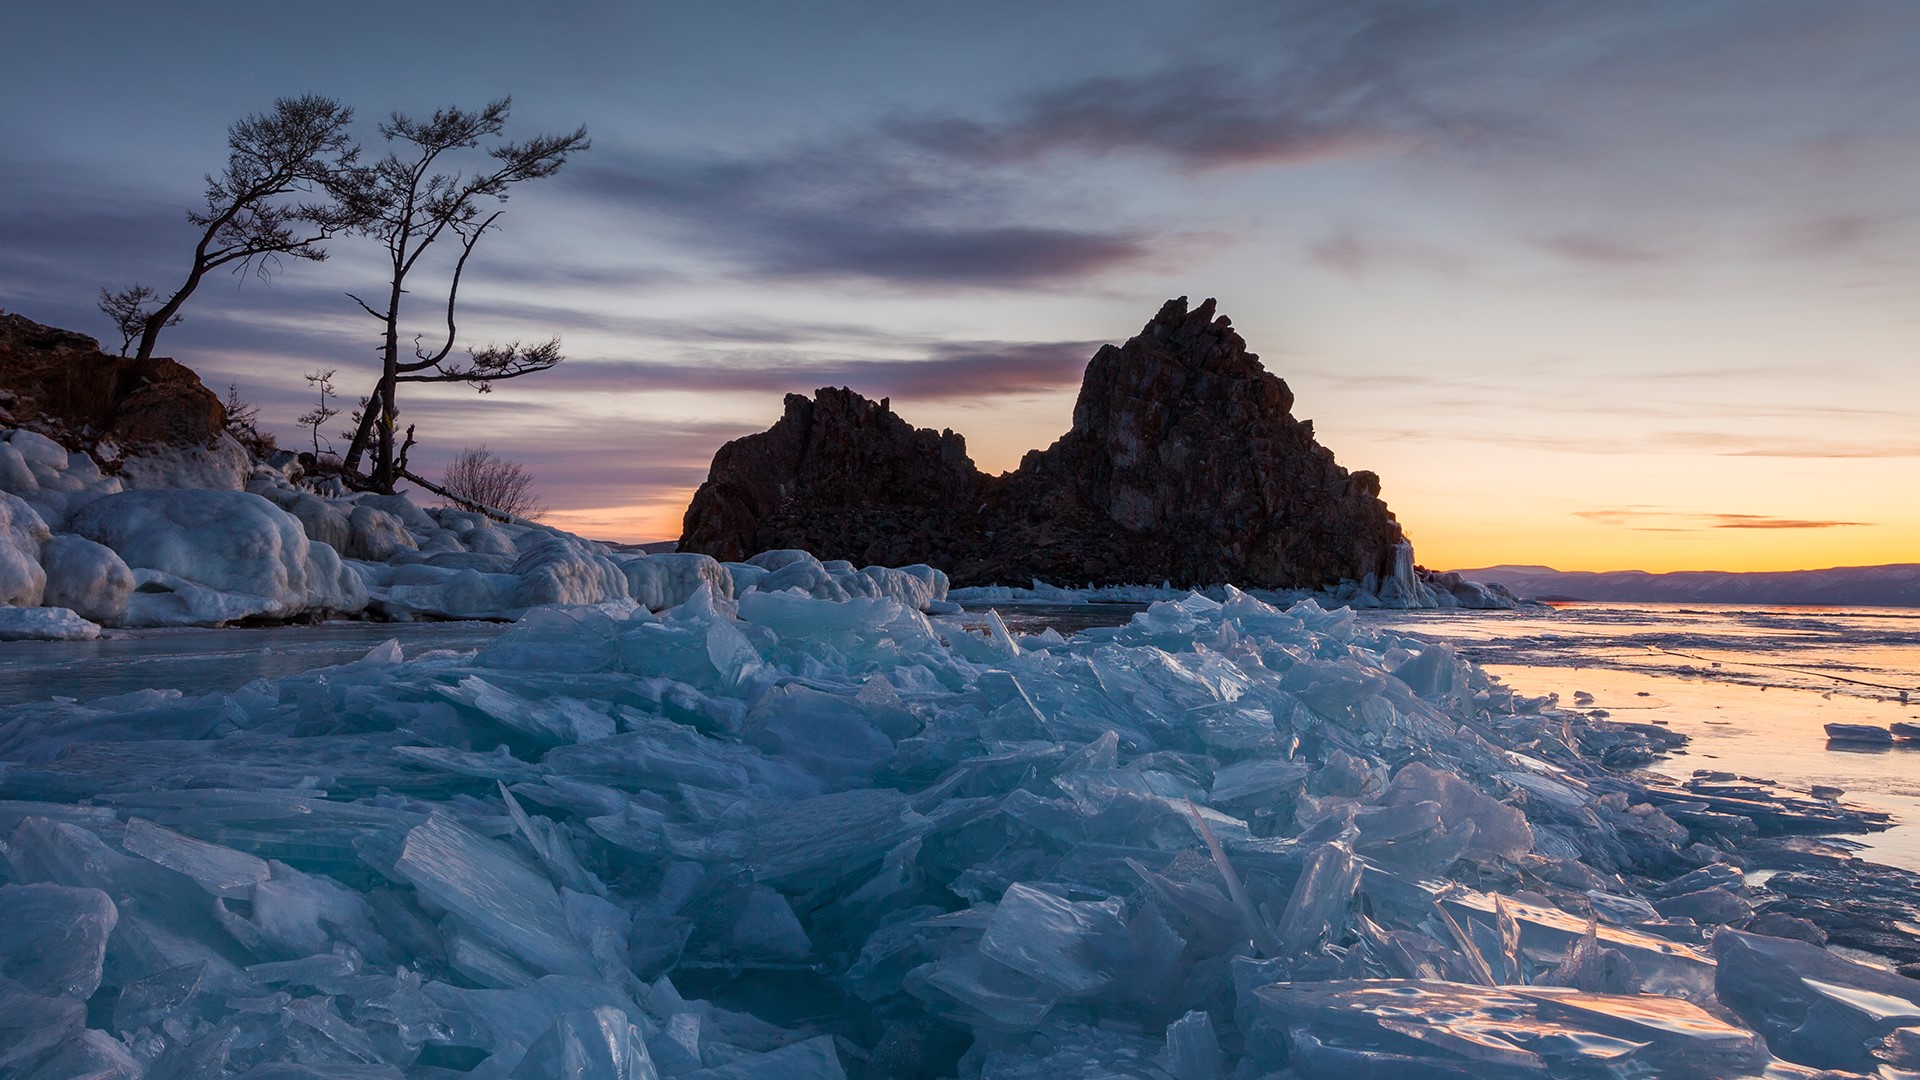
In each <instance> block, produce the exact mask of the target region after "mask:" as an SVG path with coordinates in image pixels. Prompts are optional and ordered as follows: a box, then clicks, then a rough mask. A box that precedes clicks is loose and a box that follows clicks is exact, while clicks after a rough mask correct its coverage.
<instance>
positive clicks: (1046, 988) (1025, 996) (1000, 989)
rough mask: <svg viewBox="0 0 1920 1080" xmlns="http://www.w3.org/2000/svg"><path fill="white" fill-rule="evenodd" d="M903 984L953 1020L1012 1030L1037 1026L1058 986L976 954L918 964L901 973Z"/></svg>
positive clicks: (1057, 996)
mask: <svg viewBox="0 0 1920 1080" xmlns="http://www.w3.org/2000/svg"><path fill="white" fill-rule="evenodd" d="M905 987H906V991H907V993H909V994H912V995H913V996H914V997H916V998H919V999H920V1000H921V1001H923V1002H925V1003H926V1007H927V1008H928V1009H929V1010H931V1011H933V1012H934V1013H936V1014H938V1015H942V1016H945V1017H946V1018H948V1019H949V1020H952V1021H954V1022H956V1023H961V1024H968V1025H974V1026H977V1027H989V1028H992V1027H998V1028H1001V1029H1005V1030H1015V1031H1017V1030H1021V1029H1025V1028H1031V1027H1034V1026H1036V1025H1038V1024H1039V1023H1040V1022H1041V1021H1042V1020H1044V1019H1046V1015H1047V1013H1048V1012H1050V1011H1051V1010H1052V1009H1053V1007H1054V1005H1055V1004H1057V1003H1058V1002H1059V1000H1060V997H1061V990H1060V988H1059V987H1057V986H1053V985H1051V984H1048V983H1044V982H1041V981H1040V980H1038V979H1036V978H1033V977H1032V976H1030V975H1026V974H1024V973H1022V972H1019V971H1015V970H1014V969H1012V968H1010V967H1008V966H1006V965H1005V964H1002V963H1000V962H999V961H997V960H994V959H992V958H991V957H987V956H983V955H981V954H980V953H978V952H962V953H959V954H957V955H954V956H949V957H946V958H944V959H942V960H940V961H939V962H937V963H931V964H922V965H920V966H919V967H917V968H914V969H913V970H912V971H909V972H908V973H907V976H906V980H905Z"/></svg>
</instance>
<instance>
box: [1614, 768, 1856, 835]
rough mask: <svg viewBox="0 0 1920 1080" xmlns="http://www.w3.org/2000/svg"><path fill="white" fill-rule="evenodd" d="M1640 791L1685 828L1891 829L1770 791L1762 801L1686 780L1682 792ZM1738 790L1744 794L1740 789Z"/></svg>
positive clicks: (1848, 810) (1773, 831) (1656, 787)
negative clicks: (1726, 792) (1686, 782)
mask: <svg viewBox="0 0 1920 1080" xmlns="http://www.w3.org/2000/svg"><path fill="white" fill-rule="evenodd" d="M1639 790H1640V793H1641V794H1642V795H1644V796H1645V798H1646V800H1647V801H1648V802H1649V803H1652V804H1653V805H1654V806H1657V807H1659V808H1660V809H1661V810H1663V811H1665V812H1666V813H1667V814H1668V815H1669V816H1670V817H1672V818H1673V819H1674V820H1676V821H1679V822H1681V823H1682V824H1684V825H1686V826H1687V827H1689V828H1693V829H1700V830H1703V831H1707V832H1723V833H1728V834H1730V835H1741V834H1750V833H1752V832H1756V831H1757V832H1759V833H1760V834H1761V835H1778V834H1781V833H1834V832H1854V833H1860V832H1878V831H1880V830H1882V829H1886V828H1889V827H1891V825H1892V817H1891V815H1889V814H1886V813H1884V812H1882V811H1877V810H1863V809H1858V808H1855V807H1847V806H1841V805H1838V804H1836V803H1832V802H1827V801H1821V800H1814V799H1803V798H1799V797H1796V796H1792V795H1786V794H1782V793H1780V792H1777V791H1769V793H1768V794H1766V795H1765V796H1764V797H1755V796H1747V795H1729V794H1722V793H1721V792H1720V791H1718V790H1716V789H1715V787H1714V785H1713V784H1711V783H1703V782H1699V781H1692V782H1689V783H1688V785H1687V787H1685V788H1676V787H1669V786H1666V785H1664V784H1660V783H1649V784H1646V785H1644V786H1643V787H1641V788H1640V789H1639ZM1741 790H1743V791H1744V790H1747V789H1745V788H1742V789H1741Z"/></svg>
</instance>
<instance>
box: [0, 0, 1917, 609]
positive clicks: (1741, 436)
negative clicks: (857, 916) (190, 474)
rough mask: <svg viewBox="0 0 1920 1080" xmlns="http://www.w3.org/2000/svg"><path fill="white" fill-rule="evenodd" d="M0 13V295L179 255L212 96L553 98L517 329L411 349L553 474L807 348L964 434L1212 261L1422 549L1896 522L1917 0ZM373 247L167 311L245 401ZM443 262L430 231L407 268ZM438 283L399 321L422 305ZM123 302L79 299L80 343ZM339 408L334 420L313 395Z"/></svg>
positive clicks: (699, 457)
mask: <svg viewBox="0 0 1920 1080" xmlns="http://www.w3.org/2000/svg"><path fill="white" fill-rule="evenodd" d="M8 22H9V28H8V33H7V34H6V35H5V36H4V37H0V146H4V147H6V148H7V149H6V152H5V153H4V154H0V308H4V309H6V310H8V311H16V312H19V313H22V314H25V315H27V316H28V317H30V318H33V319H36V320H38V321H41V322H46V323H52V324H55V325H60V326H64V327H68V328H71V329H77V330H81V331H83V332H87V333H91V334H94V335H95V336H98V337H101V338H103V339H105V338H108V337H109V336H110V334H111V331H110V328H109V327H108V325H107V323H106V321H105V319H104V317H103V316H101V315H100V314H99V313H98V312H97V311H95V310H94V308H93V301H94V298H95V296H96V295H97V292H98V290H99V289H100V288H101V287H102V286H111V287H113V288H120V287H122V286H124V285H127V284H131V283H133V282H143V283H147V284H150V285H153V286H155V287H158V288H161V289H163V290H171V288H173V287H175V286H177V284H178V282H179V280H180V279H181V278H182V277H183V276H184V274H185V271H186V267H187V261H188V257H189V255H190V252H191V248H192V244H193V242H194V239H195V234H194V231H193V230H192V228H191V227H190V226H189V225H188V224H187V222H186V220H185V216H184V215H185V212H186V211H187V210H189V209H191V208H193V207H194V206H195V205H196V203H197V202H198V200H199V197H200V189H201V185H202V176H203V174H205V173H207V172H210V171H213V170H215V169H217V168H219V167H220V166H221V165H222V164H223V163H224V160H225V157H226V144H225V138H226V130H227V127H228V125H230V124H232V123H233V122H234V121H235V120H238V119H240V118H241V117H242V116H245V115H247V114H248V113H252V112H257V111H260V110H264V109H267V108H270V107H271V105H272V103H273V101H274V99H275V98H277V97H281V96H287V95H297V94H303V93H318V94H325V95H329V96H332V97H336V98H339V99H340V100H342V101H344V102H346V103H347V104H349V105H352V106H353V107H354V108H355V109H356V110H357V121H356V132H357V133H358V135H359V136H360V138H361V139H362V141H363V142H364V143H365V144H366V145H367V146H368V149H369V153H377V152H378V151H379V149H380V140H379V136H378V134H377V132H376V130H375V128H376V125H377V123H378V122H379V121H380V120H381V119H382V118H384V117H385V116H387V115H388V114H390V113H392V112H395V111H399V112H402V113H407V114H412V115H421V114H425V113H429V112H431V111H432V110H433V109H434V108H436V107H440V106H444V105H451V104H458V105H463V106H467V107H477V106H479V105H481V104H483V103H485V102H486V101H489V100H492V99H494V98H498V97H502V96H511V97H512V100H513V112H512V118H511V120H510V122H509V126H508V132H507V134H508V135H509V136H510V137H517V138H525V137H528V136H531V135H534V134H538V133H544V132H559V131H567V130H571V129H572V128H573V127H575V126H577V125H580V124H585V125H586V126H587V128H588V131H589V134H590V136H591V138H592V140H593V146H592V149H591V150H590V151H588V152H587V153H585V154H583V155H581V156H579V157H578V158H576V159H574V160H573V161H571V162H570V163H569V164H568V165H567V166H566V167H565V168H564V169H563V170H562V171H561V172H560V174H559V175H557V176H555V177H552V178H550V179H545V180H540V181H535V182H530V183H528V184H525V185H522V186H521V187H520V188H519V189H518V190H517V191H516V193H515V194H514V196H513V198H512V199H511V201H510V202H508V203H507V204H506V210H507V213H506V214H505V216H504V217H503V218H502V219H501V222H500V228H499V231H498V232H496V233H493V234H490V235H489V236H488V237H487V238H486V239H485V240H484V241H483V242H482V244H481V246H480V247H479V248H478V249H477V250H476V253H475V255H474V257H473V261H472V263H471V264H470V266H469V269H468V271H467V276H466V278H465V279H464V281H463V283H462V294H461V295H462V306H461V311H462V316H461V320H460V331H461V333H460V340H461V342H462V344H463V345H465V344H469V343H470V344H473V345H476V346H477V345H484V344H487V343H490V342H496V341H507V340H543V339H545V338H546V337H549V336H552V335H559V336H560V337H561V338H562V341H563V345H564V351H565V353H566V355H567V357H568V359H567V360H566V361H565V362H564V363H563V364H562V365H561V366H560V367H558V368H557V369H555V370H553V371H551V372H547V373H544V374H540V375H535V376H531V377H529V378H526V379H521V380H516V381H512V382H505V383H501V384H498V385H497V386H496V388H495V389H494V391H493V392H492V393H490V394H487V395H475V394H473V393H472V392H471V391H470V390H467V389H465V388H462V387H459V386H452V387H441V386H431V387H408V388H406V390H405V395H406V396H403V397H402V399H401V402H400V404H401V408H402V412H403V416H402V422H403V423H405V422H411V423H417V424H418V426H419V431H420V437H421V446H420V447H419V448H418V450H417V451H416V453H415V463H416V465H417V466H420V467H422V468H423V469H425V470H426V471H429V472H432V471H434V470H436V469H437V467H438V465H439V464H440V463H443V462H444V461H445V460H446V459H447V458H448V457H450V456H452V455H453V454H454V453H456V452H457V451H458V450H459V449H460V448H462V447H463V446H472V445H481V444H484V445H486V446H487V447H489V448H490V449H492V450H494V451H496V452H498V453H500V454H501V455H503V456H506V457H509V458H511V459H514V460H518V461H521V462H523V463H525V465H526V466H527V467H528V468H529V470H530V471H531V472H532V473H533V474H534V475H535V477H536V478H537V480H538V483H539V489H540V491H541V494H542V495H543V497H544V499H545V501H546V502H547V504H548V505H549V507H550V508H551V515H550V517H549V519H548V520H550V521H552V522H553V523H555V524H558V525H561V526H563V527H566V528H570V529H573V530H575V531H579V532H582V533H584V534H586V535H590V536H594V537H599V538H603V539H619V540H651V539H661V538H668V537H672V536H675V535H677V534H678V532H679V521H680V516H681V514H682V512H683V511H684V509H685V506H686V502H687V500H688V498H689V497H690V496H691V494H692V491H693V489H694V488H695V487H697V486H698V485H699V483H700V481H701V480H702V479H703V478H704V476H705V474H706V469H707V465H708V463H709V462H710V461H711V459H712V455H713V452H714V451H715V450H716V449H717V448H718V447H719V446H720V445H721V444H722V443H723V442H725V441H726V440H728V439H732V438H737V437H739V436H742V435H746V434H749V433H751V432H754V431H758V430H762V429H764V428H765V427H767V426H768V425H769V424H771V423H772V422H773V421H774V420H775V419H777V418H778V416H779V415H780V412H781V398H782V395H783V394H786V393H790V392H800V393H806V392H810V391H812V390H813V389H815V388H817V387H821V386H829V385H847V386H851V387H852V388H853V389H855V390H858V391H860V392H862V393H865V394H867V395H868V396H870V397H876V398H877V397H883V396H884V397H889V398H890V399H891V401H892V404H893V407H894V409H895V410H896V411H897V412H899V413H900V414H901V415H902V416H904V417H905V418H906V419H907V420H909V421H910V422H912V423H914V424H915V425H917V426H922V427H932V428H952V429H954V430H956V431H960V432H962V433H964V434H965V435H966V436H967V439H968V447H969V449H970V451H971V453H972V455H973V458H974V460H975V462H976V463H977V464H978V465H979V466H980V467H982V468H983V469H985V470H987V471H989V472H1000V471H1004V470H1007V469H1011V468H1013V467H1015V466H1016V465H1017V464H1018V462H1019V458H1020V456H1021V454H1023V453H1024V452H1025V451H1026V450H1027V449H1029V448H1034V447H1044V446H1046V445H1048V444H1049V443H1051V442H1052V441H1053V440H1054V439H1055V438H1057V437H1058V436H1059V435H1060V434H1062V433H1063V432H1064V431H1065V430H1066V429H1067V428H1068V427H1069V426H1070V422H1071V411H1072V404H1073V397H1074V392H1075V390H1076V388H1077V386H1078V383H1079V379H1080V375H1081V372H1082V370H1083V368H1084V366H1085V364H1086V361H1087V359H1088V358H1089V357H1091V355H1092V354H1093V352H1094V350H1095V349H1097V348H1098V347H1099V345H1100V344H1101V343H1103V342H1113V343H1119V342H1121V341H1124V340H1125V339H1126V338H1128V337H1129V336H1131V335H1132V334H1134V333H1136V332H1138V330H1139V328H1140V327H1141V325H1142V324H1144V323H1145V322H1146V321H1147V319H1148V318H1149V317H1151V316H1152V315H1153V313H1154V312H1155V311H1156V310H1157V309H1158V308H1159V306H1160V304H1161V302H1162V301H1164V300H1166V299H1167V298H1169V297H1172V296H1182V295H1184V296H1190V297H1192V298H1193V299H1194V300H1195V302H1198V301H1199V300H1200V299H1201V298H1203V297H1209V296H1211V297H1216V298H1218V301H1219V309H1220V311H1221V312H1222V313H1223V314H1226V315H1229V316H1230V317H1231V318H1232V319H1233V321H1234V325H1235V326H1236V328H1238V329H1239V331H1240V332H1241V333H1242V334H1243V335H1244V336H1245V337H1246V339H1247V341H1248V343H1249V346H1250V348H1252V349H1253V351H1255V352H1257V353H1259V354H1260V356H1261V358H1262V360H1263V362H1264V363H1265V365H1266V367H1267V369H1268V370H1270V371H1272V372H1274V373H1275V374H1277V375H1280V376H1281V377H1283V378H1285V379H1286V380H1287V382H1288V384H1289V385H1290V386H1291V387H1292V389H1293V391H1294V394H1295V398H1296V403H1295V406H1294V412H1295V415H1296V416H1299V417H1303V418H1311V419H1312V420H1313V421H1314V425H1315V431H1316V433H1317V435H1318V437H1319V439H1320V441H1321V442H1323V443H1324V444H1326V445H1327V446H1329V447H1330V448H1332V450H1333V451H1334V453H1335V454H1336V456H1337V458H1338V460H1339V461H1340V462H1341V463H1342V464H1343V465H1345V466H1347V467H1348V468H1350V469H1371V470H1373V471H1375V472H1377V473H1379V474H1380V476H1381V477H1382V480H1383V483H1382V488H1383V491H1382V494H1383V496H1384V497H1385V499H1386V500H1387V502H1388V504H1389V506H1391V507H1392V508H1393V510H1394V511H1395V513H1396V514H1397V515H1398V517H1399V518H1400V521H1401V522H1402V524H1403V525H1404V526H1405V527H1406V529H1407V532H1408V534H1409V535H1410V536H1411V538H1412V539H1413V541H1414V544H1415V547H1416V552H1417V555H1418V557H1419V560H1420V562H1421V563H1422V564H1424V565H1428V566H1433V567H1437V568H1449V567H1450V568H1467V567H1477V566H1486V565H1493V564H1498V563H1527V564H1545V565H1551V566H1555V567H1558V568H1561V569H1584V570H1608V569H1625V568H1637V569H1645V570H1653V571H1661V570H1674V569H1707V568H1711V569H1727V570H1778V569H1794V568H1811V567H1825V566H1841V565H1863V564H1874V563H1887V562H1908V561H1920V420H1916V408H1917V407H1920V247H1916V240H1920V184H1916V183H1915V182H1914V178H1915V177H1916V176H1920V4H1915V3H1912V2H1910V0H1887V2H1862V0H1834V2H1829V3H1818V4H1814V3H1805V2H1801V0H1792V2H1778V0H1686V2H1681V3H1675V2H1672V0H1649V2H1634V0H1620V2H1610V3H1606V4H1592V3H1585V2H1581V3H1565V2H1555V0H1501V2H1492V0H1449V2H1446V3H1428V2H1419V3H1415V2H1385V0H1378V2H1377V0H1309V2H1295V0H1259V2H1249V3H1235V2H1222V3H1193V4H1168V3H1165V2H1164V0H1158V2H1152V3H1138V2H1131V0H1100V2H1086V3H1070V2H1059V3H1049V4H1044V5H1036V4H1032V3H1027V2H1023V3H999V2H988V0H982V2H972V3H967V4H951V3H922V2H900V3H886V4H882V3H868V4H858V3H832V2H816V3H808V4H792V3H779V2H768V3H757V2H756V3H727V2H714V3H705V4H680V5H659V4H650V3H612V2H605V3H567V2H564V0H557V2H554V3H548V4H543V5H530V4H524V3H498V2H491V0H469V2H463V3H446V2H421V3H409V4H404V5H392V4H385V3H382V4H372V3H361V2H357V0H348V2H341V3H332V4H328V5H324V6H322V5H263V4H245V5H242V4H236V3H194V2H183V3H178V4H169V5H151V4H140V5H131V4H115V3H87V2H82V3H78V4H64V5H54V4H39V5H30V6H29V7H27V8H26V9H23V10H21V11H17V12H13V13H11V14H10V15H9V17H8ZM372 244H373V241H368V240H353V239H338V240H335V241H334V242H333V243H332V245H331V248H330V252H331V257H330V258H329V260H328V261H326V262H325V263H321V264H308V263H292V264H287V265H285V266H282V267H281V268H280V272H279V273H277V274H275V275H274V276H273V277H272V278H271V280H269V281H262V280H259V279H258V278H253V277H245V276H241V277H219V278H214V279H210V280H209V281H208V282H207V283H206V284H204V285H203V286H202V287H201V289H200V291H199V292H198V293H196V294H195V295H194V296H193V297H192V299H191V300H189V302H188V305H187V307H186V308H185V310H184V315H185V317H186V318H185V321H184V322H183V323H182V324H181V325H180V326H179V327H177V328H175V329H173V330H169V331H167V333H166V334H165V335H164V336H163V337H162V338H161V342H160V348H159V350H158V351H159V352H160V353H161V354H166V355H173V356H175V357H177V358H179V359H181V360H182V361H184V362H186V363H187V364H189V366H192V367H193V368H195V369H196V370H198V371H199V372H200V373H201V375H202V377H203V378H204V379H205V380H206V381H207V382H208V383H209V384H210V385H213V386H215V387H217V388H219V389H221V390H222V391H223V392H224V389H225V387H226V386H227V385H228V384H230V383H231V384H234V385H236V386H237V387H238V389H239V392H240V393H241V395H242V396H243V397H244V398H246V399H248V400H250V401H251V402H253V403H255V404H256V405H258V406H259V408H260V410H261V414H262V419H263V420H264V421H266V423H267V426H269V427H270V428H272V429H273V430H274V431H276V432H277V433H278V434H279V436H280V438H281V442H282V445H289V446H291V445H294V444H295V443H296V442H300V441H303V440H305V439H306V438H307V435H306V433H305V432H304V431H302V430H301V429H299V428H298V427H296V426H295V424H294V423H293V421H294V418H295V417H296V416H298V415H299V414H301V413H302V412H305V411H306V410H307V409H308V408H309V407H310V406H311V395H310V393H309V387H308V384H307V382H306V381H305V379H304V376H305V375H306V374H308V373H310V372H314V371H317V370H322V369H329V368H331V369H335V371H336V375H335V376H334V382H335V384H336V385H338V386H339V387H340V388H341V389H342V391H343V392H345V393H347V394H349V395H350V396H356V397H357V396H358V395H360V394H363V393H365V392H366V390H367V389H368V388H370V387H371V385H372V382H373V379H374V377H375V375H376V373H377V372H376V369H375V366H374V365H375V358H374V352H373V349H374V347H375V346H376V345H377V343H378V342H377V326H376V325H375V324H374V323H373V321H372V320H370V319H369V318H367V317H366V316H365V315H364V314H362V313H359V312H358V310H357V309H356V308H355V307H354V306H353V303H352V301H350V300H348V299H347V298H346V296H345V295H344V294H345V293H346V292H349V291H355V292H362V293H363V294H364V291H365V290H369V289H378V288H380V287H381V286H382V284H383V281H384V278H383V275H382V273H381V267H380V265H379V261H378V258H377V257H376V252H375V251H374V250H373V248H372V247H371V246H370V245H372ZM428 270H431V271H433V272H436V273H442V274H443V273H444V270H445V266H438V267H428ZM436 280H437V279H434V278H432V277H431V276H429V277H423V278H421V279H420V280H419V281H418V283H417V298H416V299H415V300H414V301H413V303H414V304H415V306H414V307H412V308H411V309H410V311H411V314H410V315H409V316H408V317H407V318H408V326H409V327H417V328H418V330H420V331H421V332H425V333H427V334H428V335H429V336H431V333H432V332H433V331H434V329H435V327H436V319H437V318H438V317H439V312H438V310H437V308H436V306H435V303H436V301H435V293H434V289H435V288H437V287H438V286H437V284H436ZM115 344H116V345H117V342H115ZM334 442H335V443H336V444H339V443H340V442H341V440H340V439H339V438H338V437H337V436H336V437H335V439H334Z"/></svg>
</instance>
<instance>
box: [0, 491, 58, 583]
mask: <svg viewBox="0 0 1920 1080" xmlns="http://www.w3.org/2000/svg"><path fill="white" fill-rule="evenodd" d="M51 535H52V534H51V533H49V532H48V531H47V523H46V522H44V521H41V520H40V515H39V514H38V513H35V512H34V509H33V507H31V506H28V505H27V504H26V502H25V501H23V500H22V499H21V498H20V497H19V496H17V495H11V494H8V493H6V492H0V604H19V605H26V606H32V605H34V604H38V603H39V602H40V597H41V595H42V594H43V593H44V592H45V591H46V587H47V573H46V571H45V570H43V569H42V568H41V566H40V548H41V546H42V545H44V544H45V543H46V542H47V538H48V537H49V536H51Z"/></svg>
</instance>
